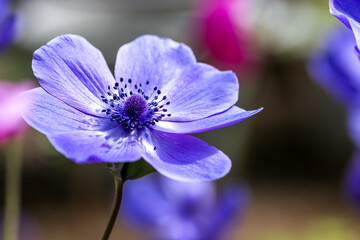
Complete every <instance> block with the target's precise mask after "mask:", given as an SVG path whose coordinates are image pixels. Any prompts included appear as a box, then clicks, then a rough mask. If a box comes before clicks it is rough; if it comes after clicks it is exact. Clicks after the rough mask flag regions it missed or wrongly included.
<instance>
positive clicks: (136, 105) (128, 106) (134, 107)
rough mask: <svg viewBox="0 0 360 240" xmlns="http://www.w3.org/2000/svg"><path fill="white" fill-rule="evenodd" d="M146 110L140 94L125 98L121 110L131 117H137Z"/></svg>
mask: <svg viewBox="0 0 360 240" xmlns="http://www.w3.org/2000/svg"><path fill="white" fill-rule="evenodd" d="M146 110H147V104H146V101H145V99H144V98H143V97H142V96H140V95H137V94H135V95H132V96H130V97H128V98H127V99H126V100H125V103H124V106H123V111H124V113H125V114H126V115H127V116H128V117H129V118H132V119H139V118H140V117H141V116H142V115H143V114H144V113H145V112H146Z"/></svg>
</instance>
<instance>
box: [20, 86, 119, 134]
mask: <svg viewBox="0 0 360 240" xmlns="http://www.w3.org/2000/svg"><path fill="white" fill-rule="evenodd" d="M20 98H21V99H22V102H24V103H25V104H26V105H25V107H24V108H23V109H22V112H21V114H22V116H23V118H24V119H25V121H26V122H27V123H28V124H29V125H30V126H32V127H33V128H35V129H36V130H38V131H40V132H42V133H43V134H53V133H61V132H75V131H79V130H107V129H110V128H113V127H114V123H113V122H111V121H110V119H107V118H99V117H93V116H90V115H87V114H85V113H82V112H80V111H78V110H76V109H75V108H73V107H70V106H69V105H67V104H65V103H64V102H62V101H60V100H59V99H57V98H55V97H53V96H51V95H50V94H48V93H47V92H45V91H44V89H42V88H35V89H32V90H29V91H26V92H24V93H22V94H21V96H20Z"/></svg>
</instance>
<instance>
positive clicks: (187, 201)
mask: <svg viewBox="0 0 360 240" xmlns="http://www.w3.org/2000/svg"><path fill="white" fill-rule="evenodd" d="M124 191H125V192H124V200H123V208H122V210H123V211H124V214H123V216H124V218H125V219H126V222H127V223H129V222H130V223H132V224H133V225H134V226H135V227H136V229H139V228H141V229H143V230H144V231H145V232H147V233H150V235H151V238H152V239H159V240H160V239H163V240H184V239H186V240H216V239H226V238H227V234H229V230H230V229H229V228H231V225H232V224H231V223H232V222H233V221H234V220H235V218H236V217H237V216H240V215H242V214H243V212H244V210H245V207H246V203H247V199H248V195H247V192H246V191H245V190H244V189H242V188H240V187H235V186H233V187H229V188H227V189H226V190H225V191H224V192H222V193H221V194H220V195H219V196H217V194H216V192H215V188H214V185H213V184H212V183H211V182H201V183H184V182H178V181H174V180H171V179H168V178H165V177H161V176H160V175H155V174H153V175H148V176H146V177H144V178H142V179H139V180H135V181H131V182H129V183H128V185H126V186H125V190H124Z"/></svg>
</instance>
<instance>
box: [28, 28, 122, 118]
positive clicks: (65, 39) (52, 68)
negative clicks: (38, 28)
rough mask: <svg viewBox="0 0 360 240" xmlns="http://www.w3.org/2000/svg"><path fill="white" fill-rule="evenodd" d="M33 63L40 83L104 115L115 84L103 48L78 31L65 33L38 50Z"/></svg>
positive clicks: (82, 108)
mask: <svg viewBox="0 0 360 240" xmlns="http://www.w3.org/2000/svg"><path fill="white" fill-rule="evenodd" d="M32 67H33V71H34V74H35V76H36V77H37V79H38V80H39V82H40V85H41V86H42V87H43V88H44V89H45V91H47V92H48V93H50V94H51V95H53V96H54V97H56V98H58V99H60V100H62V101H63V102H65V103H67V104H69V105H70V106H72V107H74V108H76V109H78V110H79V111H82V112H84V113H88V114H92V115H96V116H99V115H103V114H102V113H101V110H102V109H104V108H106V107H107V105H106V104H105V103H103V102H102V101H101V95H103V96H105V95H106V92H107V87H108V86H109V85H110V86H111V87H112V86H113V85H114V83H115V80H114V77H113V76H112V74H111V72H110V70H109V68H108V66H107V64H106V61H105V59H104V57H103V55H102V54H101V52H100V51H99V50H98V49H96V48H95V47H93V46H92V45H91V44H90V43H89V42H88V41H87V40H85V39H84V38H82V37H80V36H76V35H63V36H60V37H57V38H55V39H53V40H52V41H50V42H49V43H48V44H46V45H45V46H43V47H41V48H40V49H38V50H36V51H35V53H34V57H33V62H32Z"/></svg>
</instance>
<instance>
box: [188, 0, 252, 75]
mask: <svg viewBox="0 0 360 240" xmlns="http://www.w3.org/2000/svg"><path fill="white" fill-rule="evenodd" d="M250 4H251V0H199V1H198V4H197V6H196V10H195V19H194V22H195V24H194V26H193V29H192V30H193V35H194V38H195V39H194V40H195V42H196V44H197V45H198V48H199V49H200V50H201V51H203V52H204V53H205V54H206V57H207V60H208V61H210V62H211V64H213V65H215V66H217V67H219V68H220V69H226V70H229V69H230V70H233V71H235V72H237V73H239V72H250V71H253V70H254V68H255V67H256V63H257V61H258V54H257V51H256V44H255V42H254V36H253V30H252V28H251V24H250V23H249V20H250V19H249V17H250V16H249V7H250Z"/></svg>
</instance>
